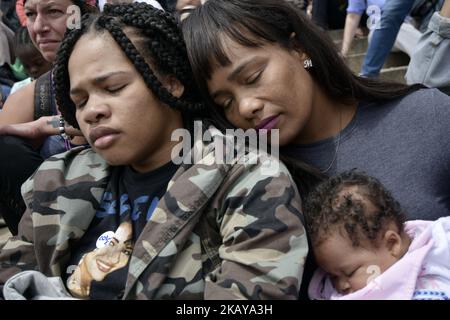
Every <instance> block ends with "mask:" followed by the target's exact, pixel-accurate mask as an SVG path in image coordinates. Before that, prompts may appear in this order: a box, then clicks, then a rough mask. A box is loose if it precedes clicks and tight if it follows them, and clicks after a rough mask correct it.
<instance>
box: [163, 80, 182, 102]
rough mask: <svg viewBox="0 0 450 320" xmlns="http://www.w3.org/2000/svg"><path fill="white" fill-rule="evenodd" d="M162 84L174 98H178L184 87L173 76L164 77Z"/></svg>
mask: <svg viewBox="0 0 450 320" xmlns="http://www.w3.org/2000/svg"><path fill="white" fill-rule="evenodd" d="M162 84H163V86H164V88H166V89H167V91H169V92H170V93H171V94H172V95H173V96H174V97H176V98H180V97H181V96H182V95H183V93H184V85H183V84H182V83H181V82H180V80H178V79H177V78H176V77H175V76H174V75H168V76H165V77H164V79H163V81H162Z"/></svg>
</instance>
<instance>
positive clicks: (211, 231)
mask: <svg viewBox="0 0 450 320" xmlns="http://www.w3.org/2000/svg"><path fill="white" fill-rule="evenodd" d="M212 145H213V144H212V143H211V144H209V150H208V149H207V152H206V153H205V152H204V153H203V155H204V156H203V158H202V159H201V161H200V162H197V163H196V164H191V165H188V164H183V165H181V166H180V168H179V169H178V171H177V172H176V174H175V175H174V176H173V178H172V180H171V181H170V182H169V185H168V189H167V191H166V193H165V195H164V196H163V197H162V198H161V200H160V202H159V204H158V207H157V208H156V210H155V211H154V213H153V215H152V217H151V219H150V220H149V221H148V223H147V225H146V227H145V228H144V230H143V231H142V233H141V235H140V236H139V238H138V240H137V243H136V244H135V247H134V250H133V253H132V256H131V259H130V265H129V271H128V277H127V282H126V287H125V294H124V297H123V298H124V299H296V298H297V297H298V291H299V288H300V281H301V278H302V273H303V266H304V262H305V258H306V255H307V252H308V245H307V240H306V234H305V230H304V228H303V224H302V222H301V220H300V215H301V212H300V210H301V209H300V208H301V202H300V197H299V195H298V192H297V189H296V187H295V183H294V182H293V181H292V179H291V177H290V175H289V173H288V171H287V169H286V168H285V167H284V166H283V165H282V164H280V163H279V162H278V161H273V162H272V163H275V162H276V163H277V164H278V165H277V167H276V168H277V169H276V172H275V173H274V174H272V175H265V174H264V173H263V172H262V168H263V163H265V161H267V159H268V156H267V155H264V154H262V155H261V154H257V156H256V157H257V161H253V162H254V163H253V164H249V162H250V161H247V162H245V161H244V162H242V161H241V163H240V164H239V163H238V162H237V161H236V162H234V163H233V164H218V163H217V161H214V154H215V152H214V147H211V146H212ZM266 163H267V162H266ZM109 172H110V167H109V166H108V164H107V163H106V162H105V161H104V160H103V159H102V158H101V157H100V156H99V155H98V154H96V153H95V152H94V151H93V150H91V149H83V148H77V149H72V150H70V151H68V152H66V153H63V154H59V155H56V156H53V157H51V158H49V159H48V160H46V161H45V162H44V163H43V164H42V165H41V166H40V168H39V169H38V170H37V171H36V172H35V174H34V175H33V176H32V177H30V179H28V180H27V181H26V182H25V183H24V185H23V187H22V194H23V197H24V200H25V203H26V205H27V210H26V212H25V214H24V217H23V218H22V221H21V223H20V225H19V234H18V236H15V237H12V238H11V239H9V241H8V242H7V243H6V245H5V246H4V247H3V249H2V252H1V254H0V264H1V265H0V285H1V288H2V287H3V285H4V283H5V282H6V280H7V279H8V278H9V277H11V276H12V275H14V274H16V273H18V272H20V271H24V270H38V271H40V272H42V273H44V274H45V275H47V276H60V275H61V273H62V270H65V268H66V266H67V264H68V260H69V257H70V252H71V248H72V247H73V246H74V244H76V242H77V241H78V240H79V239H80V238H81V237H82V236H83V234H84V233H85V232H86V230H87V228H88V227H89V225H90V223H91V221H92V219H93V218H94V216H95V213H96V210H97V209H99V207H100V201H101V199H102V195H103V192H104V190H105V188H106V185H107V183H108V179H109ZM1 288H0V289H1Z"/></svg>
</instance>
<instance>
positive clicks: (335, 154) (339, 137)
mask: <svg viewBox="0 0 450 320" xmlns="http://www.w3.org/2000/svg"><path fill="white" fill-rule="evenodd" d="M341 131H342V110H340V111H339V133H338V137H337V142H336V150H335V151H334V156H333V159H331V162H330V164H329V165H328V167H327V168H326V169H325V170H322V173H327V172H328V170H330V169H331V167H332V166H333V164H334V162H335V161H336V159H337V155H338V151H339V145H340V144H341Z"/></svg>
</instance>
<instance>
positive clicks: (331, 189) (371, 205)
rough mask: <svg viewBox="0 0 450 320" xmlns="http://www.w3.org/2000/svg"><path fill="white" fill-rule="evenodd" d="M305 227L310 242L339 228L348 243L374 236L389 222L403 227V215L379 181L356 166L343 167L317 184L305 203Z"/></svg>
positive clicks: (373, 241)
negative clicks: (344, 233) (335, 174)
mask: <svg viewBox="0 0 450 320" xmlns="http://www.w3.org/2000/svg"><path fill="white" fill-rule="evenodd" d="M305 220H306V228H307V230H308V232H309V237H310V239H311V242H312V245H313V246H318V245H320V244H321V243H322V242H323V241H324V240H326V239H327V238H328V237H329V236H330V235H331V234H332V233H334V232H335V231H336V230H338V229H339V228H343V230H345V232H346V233H347V235H348V237H349V238H350V240H351V242H352V245H353V246H355V247H357V246H359V245H360V243H361V240H365V239H367V240H369V241H370V242H371V244H373V245H374V246H375V247H378V239H379V236H380V235H381V234H382V232H383V231H384V230H385V229H386V227H387V224H388V223H389V222H394V223H395V225H396V226H397V228H398V232H402V231H403V223H404V222H405V220H406V216H405V214H404V213H403V211H402V210H401V208H400V204H399V203H398V202H397V201H396V200H395V199H394V198H393V197H392V195H391V193H390V192H389V191H388V190H386V189H385V188H384V186H383V185H382V184H381V182H380V181H378V180H377V179H375V178H373V177H370V176H368V175H367V174H365V173H364V172H361V171H358V170H356V169H353V170H350V171H345V172H343V173H341V174H339V175H337V176H335V177H333V178H330V179H329V180H327V181H325V182H323V183H321V184H319V185H318V186H317V188H316V190H315V191H313V192H311V194H310V195H309V197H308V199H307V201H306V204H305Z"/></svg>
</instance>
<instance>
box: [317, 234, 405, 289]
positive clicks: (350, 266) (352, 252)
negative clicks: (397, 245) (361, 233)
mask: <svg viewBox="0 0 450 320" xmlns="http://www.w3.org/2000/svg"><path fill="white" fill-rule="evenodd" d="M314 254H315V256H316V260H317V263H318V265H319V266H320V267H321V268H322V269H323V270H324V271H325V272H326V273H328V274H329V276H330V278H331V281H332V282H333V285H334V288H335V289H336V290H337V291H338V292H339V293H341V294H349V293H352V292H354V291H357V290H359V289H362V288H364V287H365V286H366V285H367V284H368V283H369V282H370V281H372V280H373V279H374V278H375V277H377V276H378V275H380V274H381V273H383V272H384V271H385V270H387V269H388V268H389V267H390V266H392V265H393V264H394V263H395V262H396V261H397V260H398V259H397V258H396V257H395V256H394V255H392V254H391V251H390V250H389V248H388V246H386V245H384V242H382V243H381V245H380V247H379V248H376V247H375V246H374V245H372V244H371V243H370V242H369V241H362V242H361V243H360V245H359V246H358V247H354V246H353V245H352V242H351V240H350V238H349V237H348V236H347V235H346V234H345V233H344V231H343V230H342V229H341V232H339V231H338V230H336V231H335V232H334V234H332V235H331V236H329V237H328V238H327V239H326V240H325V241H324V242H322V243H321V244H320V245H319V246H317V247H315V248H314Z"/></svg>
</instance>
